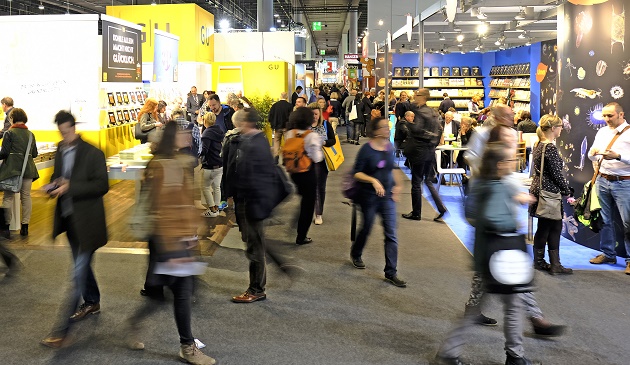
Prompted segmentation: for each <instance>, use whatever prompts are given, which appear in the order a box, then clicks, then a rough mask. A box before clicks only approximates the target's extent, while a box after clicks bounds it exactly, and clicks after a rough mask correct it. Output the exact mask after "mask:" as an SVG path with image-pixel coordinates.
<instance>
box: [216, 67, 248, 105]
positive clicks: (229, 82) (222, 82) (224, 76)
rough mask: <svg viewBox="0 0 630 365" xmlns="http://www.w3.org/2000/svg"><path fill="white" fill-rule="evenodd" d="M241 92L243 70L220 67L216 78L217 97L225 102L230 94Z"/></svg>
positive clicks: (240, 68)
mask: <svg viewBox="0 0 630 365" xmlns="http://www.w3.org/2000/svg"><path fill="white" fill-rule="evenodd" d="M239 91H240V92H243V68H242V67H241V66H222V67H220V68H219V73H218V77H217V90H216V92H217V95H219V98H220V99H221V100H227V99H228V98H227V96H228V94H230V93H235V94H236V93H238V92H239Z"/></svg>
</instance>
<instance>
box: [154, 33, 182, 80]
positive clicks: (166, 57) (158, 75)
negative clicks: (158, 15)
mask: <svg viewBox="0 0 630 365" xmlns="http://www.w3.org/2000/svg"><path fill="white" fill-rule="evenodd" d="M153 32H154V39H155V46H154V53H153V81H156V82H177V72H178V56H177V55H178V52H179V37H178V36H176V35H173V34H170V33H166V32H162V31H159V30H157V29H155V30H154V31H153Z"/></svg>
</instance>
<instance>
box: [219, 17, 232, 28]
mask: <svg viewBox="0 0 630 365" xmlns="http://www.w3.org/2000/svg"><path fill="white" fill-rule="evenodd" d="M229 27H230V21H229V20H227V19H221V21H220V22H219V28H221V29H227V28H229Z"/></svg>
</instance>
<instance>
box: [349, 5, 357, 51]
mask: <svg viewBox="0 0 630 365" xmlns="http://www.w3.org/2000/svg"><path fill="white" fill-rule="evenodd" d="M358 28H359V11H358V10H357V9H352V10H350V36H349V37H348V38H349V39H348V42H349V44H348V45H349V47H348V49H349V50H350V52H349V53H359V52H357V32H358Z"/></svg>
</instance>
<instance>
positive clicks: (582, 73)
mask: <svg viewBox="0 0 630 365" xmlns="http://www.w3.org/2000/svg"><path fill="white" fill-rule="evenodd" d="M585 77H586V70H585V69H584V67H580V68H578V71H577V78H578V79H579V80H584V78H585Z"/></svg>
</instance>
